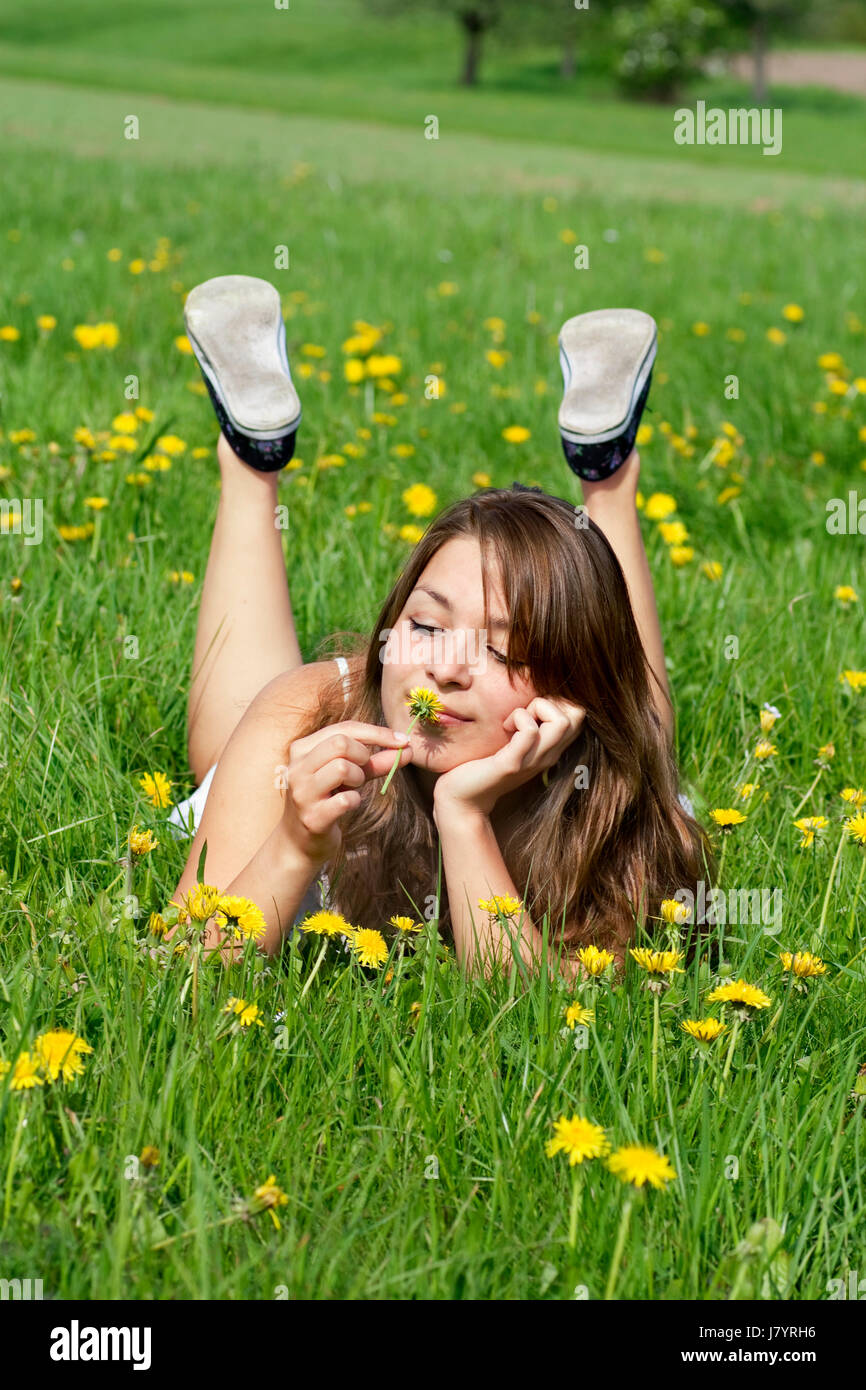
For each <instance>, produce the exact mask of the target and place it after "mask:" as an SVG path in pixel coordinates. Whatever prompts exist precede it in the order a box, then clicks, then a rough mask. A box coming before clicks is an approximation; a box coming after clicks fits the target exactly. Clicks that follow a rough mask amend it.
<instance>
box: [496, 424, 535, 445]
mask: <svg viewBox="0 0 866 1390" xmlns="http://www.w3.org/2000/svg"><path fill="white" fill-rule="evenodd" d="M502 438H503V439H505V440H506V441H507V442H508V443H509V444H525V443H526V441H527V439H531V438H532V434H531V432H530V431H529V430H528V429H526V427H525V426H524V425H507V426H506V427H505V429H504V430H503V431H502Z"/></svg>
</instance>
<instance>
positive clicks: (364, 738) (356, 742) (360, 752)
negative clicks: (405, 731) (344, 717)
mask: <svg viewBox="0 0 866 1390" xmlns="http://www.w3.org/2000/svg"><path fill="white" fill-rule="evenodd" d="M353 728H354V729H357V730H358V733H357V734H353V733H352V732H351V730H352V729H353ZM328 734H329V736H328V737H327V738H325V739H324V740H322V742H321V743H318V744H316V745H315V746H314V747H313V748H311V749H310V752H309V754H308V756H309V758H310V762H311V768H312V770H313V771H316V770H317V769H318V768H321V767H324V766H325V764H326V763H328V762H330V761H331V759H333V758H350V759H351V760H352V762H354V763H357V764H358V766H359V767H363V766H364V765H365V764H366V763H368V762H369V761H370V756H371V755H370V749H371V747H379V748H389V749H391V750H392V755H391V760H392V762H393V754H394V752H395V751H396V750H397V749H398V748H409V747H411V744H408V743H401V742H400V740H399V739H398V738H397V736H396V734H395V732H394V730H393V729H379V728H376V726H375V725H373V724H355V723H352V724H348V723H347V724H345V725H334V726H332V727H331V728H330V729H329V730H328Z"/></svg>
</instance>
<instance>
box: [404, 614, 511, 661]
mask: <svg viewBox="0 0 866 1390" xmlns="http://www.w3.org/2000/svg"><path fill="white" fill-rule="evenodd" d="M409 621H410V623H411V624H412V627H413V628H414V629H415V631H416V632H417V631H419V630H420V631H421V632H441V631H442V629H441V628H440V627H428V626H426V624H424V623H416V621H415V619H414V618H410V619H409ZM487 650H488V651H489V652H493V655H494V656H495V657H496V660H497V661H501V662H502V665H503V666H506V665H507V664H508V657H507V656H503V655H502V653H501V652H497V651H495V650H494V648H493V647H488V648H487Z"/></svg>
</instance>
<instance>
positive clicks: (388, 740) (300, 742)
mask: <svg viewBox="0 0 866 1390" xmlns="http://www.w3.org/2000/svg"><path fill="white" fill-rule="evenodd" d="M373 747H378V748H381V749H383V750H385V751H383V752H381V753H371V751H370V749H371V748H373ZM397 749H399V750H400V755H401V756H400V766H401V767H405V765H406V764H407V763H410V762H411V761H412V746H411V743H400V742H399V741H398V739H397V738H396V737H395V735H394V732H393V730H391V729H384V728H379V727H378V726H377V725H376V724H362V723H361V722H360V721H359V720H355V719H347V720H344V721H343V723H341V724H329V725H328V726H327V727H326V728H324V729H318V730H317V731H316V732H315V733H312V734H309V735H308V736H307V737H306V738H299V739H295V741H294V743H293V744H292V745H291V747H290V749H289V764H288V770H287V777H286V780H287V786H286V799H285V802H284V805H283V821H282V824H283V827H284V829H285V831H286V834H287V835H288V838H289V840H290V842H291V844H292V845H293V846H294V848H295V849H297V850H299V851H300V853H301V854H302V855H304V857H305V858H306V859H307V860H308V861H309V862H310V863H312V864H315V865H316V867H319V866H321V865H322V864H326V863H327V862H328V861H329V860H331V859H333V858H334V856H335V855H336V854H337V853H338V852H339V849H340V846H341V845H342V843H343V836H342V833H341V831H340V827H339V823H338V822H339V820H340V817H341V816H344V815H345V813H346V812H347V811H348V810H350V809H352V808H354V807H356V806H360V804H361V792H360V790H359V789H360V788H361V787H363V786H364V785H365V784H366V783H367V782H370V781H372V780H373V779H374V778H377V777H386V776H387V775H388V773H389V772H390V771H391V768H392V767H393V765H394V753H395V751H396V750H397Z"/></svg>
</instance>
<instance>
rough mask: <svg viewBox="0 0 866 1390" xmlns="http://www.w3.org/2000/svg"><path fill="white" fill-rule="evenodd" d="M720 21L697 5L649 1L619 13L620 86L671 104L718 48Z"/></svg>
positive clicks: (709, 8)
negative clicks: (620, 47)
mask: <svg viewBox="0 0 866 1390" xmlns="http://www.w3.org/2000/svg"><path fill="white" fill-rule="evenodd" d="M723 24H724V20H723V17H722V15H721V13H720V11H719V10H718V8H717V6H716V5H715V4H712V3H707V0H701V3H697V4H696V3H695V0H648V2H647V3H646V4H643V5H641V6H640V7H639V8H631V7H628V8H625V9H620V10H618V11H617V14H616V18H615V20H614V35H615V37H616V39H617V40H618V41H619V43H620V44H621V46H622V52H621V56H620V59H619V64H618V68H617V71H618V74H619V79H620V82H621V85H622V87H623V89H624V91H626V92H627V93H629V95H632V96H639V97H648V98H651V99H653V100H656V101H671V100H674V99H675V98H676V97H677V95H678V94H679V92H680V89H681V87H682V84H683V83H684V82H685V81H686V80H687V79H688V78H690V77H693V76H695V75H697V74H698V73H699V72H700V71H701V69H702V65H703V63H704V60H705V59H706V57H707V55H708V54H710V53H712V52H713V51H714V50H715V48H716V47H717V46H718V40H719V37H720V35H721V32H722V28H723Z"/></svg>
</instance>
